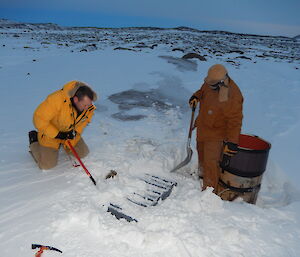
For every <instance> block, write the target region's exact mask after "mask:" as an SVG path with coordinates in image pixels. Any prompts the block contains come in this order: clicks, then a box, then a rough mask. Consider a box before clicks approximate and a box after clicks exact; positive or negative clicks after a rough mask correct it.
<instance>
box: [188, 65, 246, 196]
mask: <svg viewBox="0 0 300 257" xmlns="http://www.w3.org/2000/svg"><path fill="white" fill-rule="evenodd" d="M198 102H199V104H200V111H199V115H198V117H197V119H196V121H195V127H197V151H198V161H199V170H200V173H201V174H202V176H203V187H202V190H205V189H206V188H207V187H213V188H214V192H216V191H217V185H218V181H219V176H220V172H221V169H220V167H219V163H220V160H221V158H222V155H223V154H226V155H228V156H232V155H234V154H235V153H237V150H238V143H239V135H240V132H241V126H242V119H243V96H242V94H241V91H240V89H239V87H238V86H237V85H236V84H235V82H234V81H233V80H232V79H231V78H230V77H229V75H228V72H227V70H226V68H225V67H224V66H223V65H221V64H215V65H213V66H211V67H210V68H209V70H208V73H207V76H206V78H205V79H204V84H203V85H202V86H201V88H200V90H198V91H196V92H195V93H194V94H193V95H192V97H191V98H190V100H189V104H190V106H191V107H193V106H196V105H197V103H198Z"/></svg>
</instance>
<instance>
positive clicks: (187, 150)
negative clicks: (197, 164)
mask: <svg viewBox="0 0 300 257" xmlns="http://www.w3.org/2000/svg"><path fill="white" fill-rule="evenodd" d="M195 110H196V106H193V108H192V117H191V123H190V130H189V136H188V141H187V145H186V152H187V157H186V158H185V160H184V161H183V162H181V163H179V164H178V165H177V166H176V167H175V168H174V169H172V170H171V171H170V172H174V171H176V170H178V169H180V168H182V167H183V166H185V165H187V164H188V163H189V162H190V160H191V159H192V155H193V150H192V148H191V137H192V132H193V126H194V115H195Z"/></svg>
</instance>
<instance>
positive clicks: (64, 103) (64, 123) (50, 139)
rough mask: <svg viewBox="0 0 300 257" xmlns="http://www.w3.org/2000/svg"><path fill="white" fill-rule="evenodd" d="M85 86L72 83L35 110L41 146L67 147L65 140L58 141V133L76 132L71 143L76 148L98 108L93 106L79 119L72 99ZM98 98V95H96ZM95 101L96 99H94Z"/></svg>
mask: <svg viewBox="0 0 300 257" xmlns="http://www.w3.org/2000/svg"><path fill="white" fill-rule="evenodd" d="M80 84H83V83H82V82H79V81H71V82H69V83H67V84H66V85H64V87H63V88H62V89H60V90H57V91H55V92H54V93H52V94H50V95H49V96H48V97H47V98H46V100H45V101H43V102H42V103H41V104H40V105H39V106H38V107H37V109H36V110H35V112H34V114H33V124H34V126H35V127H36V128H37V130H38V141H39V143H40V145H42V146H46V147H51V148H54V149H58V148H59V146H60V144H63V145H64V147H67V144H65V143H66V142H65V140H61V139H56V138H55V137H56V136H57V134H58V132H59V131H61V132H67V131H71V130H75V131H76V137H75V138H74V139H72V140H70V141H71V143H72V145H73V146H75V145H76V144H77V143H78V141H79V139H80V137H81V134H82V132H83V129H84V128H85V127H86V125H87V124H88V123H90V122H91V119H92V116H93V115H94V110H95V109H96V107H95V106H94V105H91V106H90V107H89V108H88V110H86V111H83V112H82V113H81V114H80V115H79V116H78V117H77V111H76V109H75V108H74V106H73V105H72V102H71V99H70V98H71V97H73V96H74V94H75V92H76V90H77V89H78V88H79V87H80ZM94 95H95V96H96V94H95V93H94ZM94 100H95V99H94Z"/></svg>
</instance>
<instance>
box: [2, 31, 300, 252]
mask: <svg viewBox="0 0 300 257" xmlns="http://www.w3.org/2000/svg"><path fill="white" fill-rule="evenodd" d="M127 32H128V34H130V33H132V34H134V35H138V34H139V33H140V32H135V31H127ZM127 32H126V31H125V32H123V33H124V34H125V35H127V34H126V33H127ZM35 33H36V34H39V33H43V35H45V30H41V31H36V32H35ZM51 33H54V34H55V33H56V35H58V34H61V35H63V34H66V35H69V34H70V31H63V30H62V31H60V32H57V31H49V35H50V34H51ZM73 33H78V34H79V32H78V31H75V32H73ZM82 33H86V32H82ZM135 33H136V34H135ZM143 33H144V34H145V35H147V33H149V35H150V34H151V33H153V32H147V30H145V31H144V32H143ZM159 33H161V34H163V33H167V32H164V31H163V32H159ZM168 33H169V32H168ZM172 33H174V32H172ZM180 33H181V32H178V31H177V32H176V35H174V37H178V34H179V35H181V34H180ZM182 33H183V32H182ZM23 34H24V33H23V29H16V28H2V29H1V34H0V78H1V85H0V88H1V101H0V117H1V126H0V153H1V155H0V163H1V166H0V185H1V187H0V205H1V208H0V256H5V257H10V256H14V257H16V256H20V257H27V256H34V253H35V251H33V250H31V249H30V246H31V244H32V243H38V244H45V245H51V246H54V247H56V248H58V249H60V250H62V251H63V254H60V253H57V252H52V251H48V252H45V253H44V256H70V257H71V256H78V257H79V256H80V257H90V256H105V257H108V256H110V257H115V256H124V257H126V256H128V257H129V256H130V257H135V256H136V257H144V256H145V257H146V256H147V257H148V256H149V257H150V256H158V257H165V256H173V257H185V256H197V257H198V256H199V257H202V256H203V257H204V256H205V257H206V256H218V257H219V256H243V257H246V256H249V257H250V256H272V257H274V256H276V257H277V256H278V257H279V256H282V257H286V256H295V257H296V256H300V246H299V240H300V215H299V213H300V185H299V181H300V175H299V174H300V168H299V164H300V163H299V156H300V144H299V142H300V138H299V133H298V131H299V129H300V101H299V99H298V96H299V95H300V72H299V68H300V64H299V43H298V45H296V48H295V52H294V54H295V56H298V59H297V58H296V59H295V60H294V61H292V60H291V59H288V60H285V59H276V58H267V59H264V58H255V54H256V52H255V51H257V52H259V53H260V51H262V49H263V47H259V46H257V47H256V48H255V47H253V41H251V42H252V49H251V53H250V54H252V56H251V58H252V60H251V61H250V60H249V59H239V61H238V65H236V64H233V65H231V64H230V62H226V61H225V60H226V58H229V57H230V58H231V57H232V53H223V56H222V57H218V56H211V57H208V58H207V61H205V62H201V61H199V60H195V59H193V60H192V61H190V60H189V61H184V60H182V59H179V57H181V56H182V55H183V53H182V52H180V51H170V50H167V48H166V45H167V44H165V43H164V44H162V45H158V46H156V47H155V48H153V49H149V48H145V49H142V50H141V51H126V50H124V51H122V50H120V51H118V50H113V49H114V48H115V46H116V44H118V42H116V40H117V39H114V38H113V37H111V38H110V37H109V36H107V38H108V39H107V40H106V41H109V40H110V41H109V42H108V43H106V44H105V45H101V47H99V48H98V49H94V50H93V51H81V52H80V51H79V50H78V49H79V45H80V42H79V43H77V44H76V43H73V45H72V48H71V49H73V50H74V49H75V50H74V51H70V48H68V47H65V46H62V45H57V44H53V42H52V41H51V44H50V43H49V46H48V45H47V47H41V42H39V41H38V40H37V39H36V38H31V37H28V36H26V35H25V36H24V35H23ZM25 34H26V33H25ZM87 34H88V33H87ZM112 34H113V33H112ZM174 34H175V33H174ZM189 34H191V35H192V34H193V33H192V32H189ZM14 35H17V36H14ZM18 35H19V36H18ZM88 35H89V34H88ZM182 35H185V34H182ZM193 36H197V33H196V32H195V34H193ZM69 37H70V38H72V34H71V35H69ZM149 37H150V36H149ZM227 37H229V38H232V40H233V41H234V38H233V37H234V35H230V34H229V35H227ZM49 38H50V36H49ZM142 38H143V39H142V40H141V42H144V43H146V44H147V42H148V41H147V40H146V39H145V37H144V36H143V37H142ZM169 40H171V41H172V37H170V36H169ZM174 40H175V39H174ZM279 40H280V39H278V41H279ZM150 41H151V40H150V39H149V42H150ZM137 42H138V41H135V43H137ZM257 42H259V38H258V39H257ZM122 44H123V45H122ZM185 44H186V45H185ZM185 44H184V43H181V47H182V48H183V49H184V48H185V47H186V48H188V46H189V42H188V41H187V42H186V43H185ZM235 44H236V45H239V42H235ZM295 44H296V43H295ZM119 45H121V46H123V47H128V45H125V44H124V43H123V41H122V42H121V41H120V42H119ZM258 45H259V44H258ZM244 47H245V48H247V45H246V46H245V45H244ZM76 49H77V50H76ZM206 50H207V49H206ZM220 50H222V46H220ZM276 51H279V52H280V54H282V55H284V54H285V50H282V49H281V50H278V49H276ZM208 52H209V51H208ZM160 56H169V57H172V58H171V59H170V58H169V59H166V58H161V57H160ZM168 60H172V61H171V62H168ZM227 60H228V59H227ZM215 63H223V64H224V65H225V66H226V67H227V68H228V70H229V73H230V75H231V77H232V78H233V79H234V80H235V81H236V82H237V84H238V85H239V86H240V88H241V91H242V93H243V95H244V98H245V103H244V123H243V128H242V132H243V133H249V134H255V135H258V136H260V137H262V138H264V139H265V140H267V141H269V142H271V143H272V149H271V151H270V156H269V161H268V165H267V170H266V172H265V174H264V178H263V182H262V188H261V191H260V194H259V197H258V201H257V205H250V204H247V203H244V202H242V201H239V200H238V201H235V202H225V201H222V200H221V199H220V198H219V197H218V196H216V195H214V194H213V193H212V192H211V190H209V189H208V190H206V191H204V192H201V191H200V182H199V181H198V180H197V179H196V177H195V176H191V175H189V174H191V173H195V171H196V170H197V154H196V150H195V151H194V156H193V159H192V161H191V163H190V164H189V165H187V166H186V167H185V168H183V169H182V170H180V172H178V173H170V172H169V170H171V169H172V168H173V167H174V166H175V165H176V164H178V163H179V162H180V161H182V160H183V159H184V158H185V156H186V152H185V144H186V139H187V130H188V126H189V119H190V109H189V107H188V105H187V101H188V98H189V96H190V95H191V94H192V93H193V92H194V91H196V90H197V89H198V88H199V86H200V85H201V83H202V81H203V78H204V77H205V74H206V71H207V69H208V68H209V66H211V65H212V64H215ZM70 80H81V81H84V82H87V83H88V84H90V85H91V86H92V87H93V88H94V89H95V90H96V91H97V92H98V94H99V96H100V97H99V100H98V101H97V102H96V106H97V111H96V113H95V116H94V119H93V122H92V123H91V125H90V126H89V127H87V128H86V130H85V132H84V138H85V140H86V141H87V143H88V145H89V147H90V150H91V153H90V155H89V156H88V157H86V158H85V159H84V160H83V161H84V163H85V165H86V166H87V168H88V169H89V170H90V172H91V173H92V175H93V176H94V178H96V180H97V184H98V185H97V187H95V186H94V185H93V184H92V183H91V181H90V180H89V179H88V177H87V176H86V174H85V173H84V172H83V171H82V170H81V169H80V168H74V167H72V165H71V164H70V163H69V161H68V158H67V156H66V155H65V153H64V152H63V151H61V153H60V159H59V164H58V166H57V167H56V168H54V169H52V170H49V171H40V170H39V169H38V168H37V167H36V164H35V163H34V162H33V160H32V158H31V156H30V155H29V154H28V137H27V133H28V131H29V130H31V129H33V125H32V114H33V112H34V110H35V108H36V107H37V105H38V104H39V103H40V102H41V101H42V100H43V99H44V98H45V97H46V96H47V95H48V94H50V93H52V92H53V91H55V90H57V89H59V88H61V87H62V86H63V85H64V84H65V83H66V82H68V81H70ZM126 90H136V91H139V92H148V93H149V92H152V93H153V95H154V96H156V97H157V100H161V101H162V103H163V105H162V106H163V107H162V108H160V107H161V106H157V105H156V104H153V106H144V107H139V108H132V109H129V110H123V111H121V113H120V110H119V109H118V104H116V103H115V102H114V101H113V99H112V101H111V100H109V99H108V97H110V96H111V95H112V94H117V93H120V92H123V91H126ZM129 101H130V97H129V99H127V104H128V103H129ZM116 114H117V116H116ZM135 115H141V116H135ZM114 117H121V118H122V117H123V118H124V117H125V118H124V119H126V117H129V118H130V117H131V118H132V117H133V119H134V117H135V118H136V120H130V121H126V120H124V119H123V120H122V119H116V118H114ZM139 117H140V118H141V119H139ZM142 117H144V118H142ZM194 138H195V135H194V136H193V148H194V149H195V142H194V141H195V140H194ZM111 169H115V170H117V172H118V175H117V176H116V177H115V178H114V179H108V180H105V179H104V178H105V176H106V174H107V173H108V172H109V170H111ZM145 173H149V174H153V175H158V176H161V177H164V178H167V179H170V180H173V181H176V182H177V183H178V185H177V186H176V187H175V188H174V189H173V192H172V194H171V195H170V197H169V198H167V199H166V200H165V201H162V202H161V203H159V204H158V205H157V206H155V207H147V208H143V207H132V206H130V205H129V204H128V201H127V200H126V196H128V195H130V194H131V193H133V192H136V191H139V190H140V191H141V190H143V189H144V186H145V185H144V183H142V182H141V181H140V180H139V178H142V177H144V176H145ZM110 202H112V203H113V202H118V203H120V204H121V205H123V206H125V207H126V208H128V211H129V212H130V214H131V215H132V216H133V217H135V218H136V219H137V220H138V222H137V223H134V222H131V223H129V222H127V221H125V220H117V219H116V218H115V217H114V216H112V215H110V214H109V213H107V207H108V205H109V203H110ZM130 207H132V208H131V209H130Z"/></svg>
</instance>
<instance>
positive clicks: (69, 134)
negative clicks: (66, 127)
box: [55, 130, 76, 140]
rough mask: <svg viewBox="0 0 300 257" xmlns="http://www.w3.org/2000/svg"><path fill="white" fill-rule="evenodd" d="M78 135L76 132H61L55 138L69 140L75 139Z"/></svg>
mask: <svg viewBox="0 0 300 257" xmlns="http://www.w3.org/2000/svg"><path fill="white" fill-rule="evenodd" d="M75 135H76V132H75V131H74V130H71V131H68V132H61V131H59V132H58V134H57V136H56V137H55V138H57V139H62V140H67V139H73V138H74V137H75Z"/></svg>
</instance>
